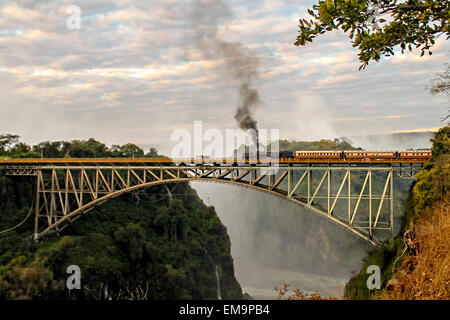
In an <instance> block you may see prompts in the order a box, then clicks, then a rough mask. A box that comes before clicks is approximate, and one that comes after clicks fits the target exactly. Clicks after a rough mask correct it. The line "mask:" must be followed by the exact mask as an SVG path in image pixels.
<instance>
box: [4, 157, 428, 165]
mask: <svg viewBox="0 0 450 320" xmlns="http://www.w3.org/2000/svg"><path fill="white" fill-rule="evenodd" d="M275 160H277V159H260V160H259V161H257V160H256V159H233V158H222V159H203V160H202V159H192V158H189V159H171V158H165V157H161V158H43V159H42V158H9V159H0V165H30V164H33V165H47V164H162V163H186V164H232V163H238V164H257V163H258V164H262V165H263V164H270V163H272V162H274V161H275ZM428 160H429V157H425V156H423V157H419V158H407V159H392V158H366V159H318V158H300V159H280V160H279V161H278V162H279V163H280V164H344V165H345V164H388V165H391V164H415V163H417V164H424V163H426V162H427V161H428Z"/></svg>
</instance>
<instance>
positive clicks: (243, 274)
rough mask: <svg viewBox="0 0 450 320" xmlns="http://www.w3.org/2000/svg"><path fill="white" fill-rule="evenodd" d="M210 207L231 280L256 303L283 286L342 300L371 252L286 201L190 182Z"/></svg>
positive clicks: (362, 243) (332, 226)
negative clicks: (221, 231)
mask: <svg viewBox="0 0 450 320" xmlns="http://www.w3.org/2000/svg"><path fill="white" fill-rule="evenodd" d="M192 187H194V188H195V189H196V190H197V192H198V194H199V196H200V197H201V198H202V200H203V201H204V202H205V203H206V204H207V205H213V206H214V207H215V209H216V211H217V214H218V215H219V217H220V219H221V221H222V223H223V224H224V225H225V226H226V228H227V232H228V235H229V236H230V240H231V253H232V257H233V260H234V266H235V275H236V278H237V279H238V281H239V283H240V284H241V286H242V288H243V291H244V292H247V293H249V294H250V296H252V297H253V298H256V299H276V298H277V294H276V292H275V291H274V290H273V288H274V287H275V286H278V287H280V286H282V285H283V283H289V284H291V286H292V288H298V289H300V290H302V291H306V292H318V293H320V294H322V295H326V296H336V297H342V295H343V288H344V285H345V283H346V282H347V281H348V279H349V278H350V277H351V275H352V272H357V271H359V269H360V267H361V259H362V258H363V257H364V256H365V255H366V254H367V252H368V251H369V250H371V249H372V248H371V246H370V245H368V244H366V243H365V242H364V241H362V240H360V239H359V238H357V237H356V236H354V235H352V234H351V233H349V232H348V231H346V230H344V229H343V228H341V227H338V226H336V225H334V224H333V223H331V222H329V221H327V220H326V219H324V218H322V217H319V216H318V215H316V214H314V213H312V212H308V211H307V209H305V208H303V207H301V206H299V205H297V204H294V203H291V202H289V201H286V200H283V199H280V198H277V197H274V196H271V195H268V194H265V193H262V192H257V191H254V190H248V189H245V188H240V187H236V186H231V185H224V184H214V183H202V182H193V183H192Z"/></svg>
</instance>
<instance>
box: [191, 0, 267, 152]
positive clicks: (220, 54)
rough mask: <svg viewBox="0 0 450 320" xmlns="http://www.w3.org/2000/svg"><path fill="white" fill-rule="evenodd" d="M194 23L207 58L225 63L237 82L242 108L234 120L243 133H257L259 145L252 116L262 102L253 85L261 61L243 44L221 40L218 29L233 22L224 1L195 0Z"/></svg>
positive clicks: (226, 69)
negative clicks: (253, 131)
mask: <svg viewBox="0 0 450 320" xmlns="http://www.w3.org/2000/svg"><path fill="white" fill-rule="evenodd" d="M191 17H192V23H193V28H194V30H195V42H196V45H197V46H198V48H199V49H200V50H201V51H202V53H203V55H204V56H205V58H215V59H223V60H224V62H225V63H226V67H227V68H225V71H224V75H225V76H226V77H227V78H229V79H232V80H233V81H235V82H236V84H237V88H238V96H239V104H238V106H237V110H236V113H235V116H234V118H235V119H236V121H237V123H238V125H239V128H241V129H242V130H249V129H253V130H255V141H256V144H257V145H258V126H257V124H258V123H257V121H256V119H255V118H254V117H253V113H254V111H255V108H256V107H257V105H258V104H260V103H261V99H260V96H259V93H258V90H257V89H255V88H254V86H253V82H254V80H255V79H256V78H257V76H258V72H257V67H258V63H259V61H258V58H257V57H255V56H253V55H252V54H251V52H250V51H249V50H248V48H246V47H245V46H244V45H243V44H242V43H240V42H226V41H223V40H222V39H220V37H219V36H218V28H219V26H220V25H223V24H225V23H226V22H227V21H229V19H230V18H231V11H230V8H229V7H228V6H227V4H226V3H225V2H224V1H223V0H194V1H193V2H192V14H191Z"/></svg>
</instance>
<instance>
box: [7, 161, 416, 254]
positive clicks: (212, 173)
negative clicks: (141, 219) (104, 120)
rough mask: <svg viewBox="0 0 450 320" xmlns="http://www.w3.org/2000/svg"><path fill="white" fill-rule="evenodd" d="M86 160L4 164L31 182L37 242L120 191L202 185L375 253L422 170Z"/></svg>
mask: <svg viewBox="0 0 450 320" xmlns="http://www.w3.org/2000/svg"><path fill="white" fill-rule="evenodd" d="M91 160H92V161H84V162H82V163H77V161H76V160H75V159H69V160H67V159H64V161H62V160H60V161H40V162H39V161H37V162H36V163H30V161H28V162H27V161H25V162H24V163H19V162H18V161H10V162H9V163H7V164H6V165H5V163H4V165H3V167H2V169H1V174H3V175H6V176H33V177H35V178H36V198H35V205H34V211H35V220H34V236H33V238H34V239H35V240H39V239H42V238H44V237H45V236H47V235H49V234H50V233H52V232H54V231H56V232H59V231H61V230H63V229H64V228H65V227H67V226H68V225H69V224H70V223H71V222H73V221H74V220H76V219H78V218H79V217H81V216H82V215H83V214H85V213H87V212H89V211H90V210H92V209H94V208H95V207H97V206H99V205H101V204H102V203H104V202H106V201H108V200H109V199H112V198H115V197H117V196H120V195H122V194H124V193H126V192H132V191H137V190H139V189H141V188H146V187H150V186H155V185H161V184H167V183H177V182H189V181H206V182H216V183H229V184H233V185H237V186H241V187H246V188H251V189H253V190H257V191H262V192H266V193H270V194H272V195H274V196H278V197H281V198H283V199H286V200H289V201H292V202H294V203H296V204H298V205H301V206H303V207H305V208H308V209H309V210H311V211H312V212H314V213H316V214H318V215H320V216H322V217H324V218H326V219H328V220H330V221H332V222H334V223H335V224H337V225H339V226H341V227H343V228H345V229H346V230H348V231H350V232H352V233H353V234H355V235H357V236H358V237H360V238H362V239H364V240H365V241H367V242H369V243H370V244H371V245H373V246H377V247H379V246H382V245H383V240H382V239H381V238H380V234H386V233H388V235H389V237H390V238H392V237H393V233H394V177H397V178H414V176H415V174H416V173H417V172H418V171H419V170H420V165H421V164H419V166H417V164H416V165H413V164H411V165H409V166H408V167H403V166H394V165H392V164H385V165H378V166H367V165H363V166H361V165H353V166H352V165H351V164H348V165H342V164H341V163H339V164H337V166H333V165H332V164H330V163H328V165H324V164H318V165H316V166H314V164H311V163H309V164H308V165H305V164H300V165H293V164H285V165H284V164H280V165H279V166H270V165H267V164H259V165H249V164H246V163H241V164H235V165H226V164H217V163H216V162H214V163H212V164H205V163H201V164H197V165H191V164H185V163H184V162H181V163H179V164H178V165H177V164H175V163H166V162H163V163H159V165H157V164H156V163H155V162H151V163H144V162H143V163H141V164H140V165H139V164H138V162H139V160H137V161H131V160H130V161H129V163H128V164H126V163H125V161H124V162H122V161H120V162H116V161H117V160H110V161H109V162H108V163H105V162H104V160H93V159H91ZM96 161H102V163H97V164H95V162H96Z"/></svg>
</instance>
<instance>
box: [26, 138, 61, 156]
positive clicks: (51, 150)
mask: <svg viewBox="0 0 450 320" xmlns="http://www.w3.org/2000/svg"><path fill="white" fill-rule="evenodd" d="M62 148H63V142H62V141H54V142H50V141H44V142H41V143H39V144H37V145H35V146H33V151H35V152H37V153H38V154H40V155H42V156H43V157H44V158H61V157H63V156H64V154H63V151H62Z"/></svg>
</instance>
